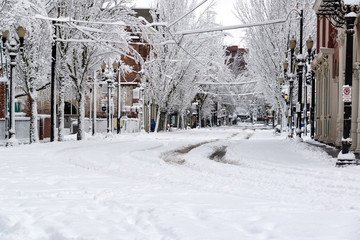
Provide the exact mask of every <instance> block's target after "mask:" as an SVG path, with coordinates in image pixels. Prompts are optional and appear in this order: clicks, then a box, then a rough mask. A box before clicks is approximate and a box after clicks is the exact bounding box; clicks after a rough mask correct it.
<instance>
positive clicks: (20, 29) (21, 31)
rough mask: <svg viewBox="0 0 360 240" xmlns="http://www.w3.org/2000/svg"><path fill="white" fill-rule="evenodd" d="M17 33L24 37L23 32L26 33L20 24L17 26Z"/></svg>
mask: <svg viewBox="0 0 360 240" xmlns="http://www.w3.org/2000/svg"><path fill="white" fill-rule="evenodd" d="M16 31H17V34H18V36H19V37H20V38H24V37H25V34H26V30H25V29H24V28H23V27H22V26H19V27H18V28H17V30H16Z"/></svg>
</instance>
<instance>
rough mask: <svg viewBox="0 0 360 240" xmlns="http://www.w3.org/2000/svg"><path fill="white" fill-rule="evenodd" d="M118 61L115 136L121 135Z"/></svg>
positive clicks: (118, 71)
mask: <svg viewBox="0 0 360 240" xmlns="http://www.w3.org/2000/svg"><path fill="white" fill-rule="evenodd" d="M120 65H121V64H120V61H119V63H118V70H117V78H118V86H117V87H118V89H117V118H116V131H117V134H119V133H121V128H120V118H121V79H120Z"/></svg>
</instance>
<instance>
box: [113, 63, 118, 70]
mask: <svg viewBox="0 0 360 240" xmlns="http://www.w3.org/2000/svg"><path fill="white" fill-rule="evenodd" d="M112 67H113V69H114V70H117V69H118V63H117V62H116V61H114V62H113V64H112Z"/></svg>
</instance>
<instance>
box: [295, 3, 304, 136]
mask: <svg viewBox="0 0 360 240" xmlns="http://www.w3.org/2000/svg"><path fill="white" fill-rule="evenodd" d="M303 13H304V12H303V10H301V11H300V46H299V49H300V54H299V55H298V56H297V61H298V62H297V66H298V69H297V73H298V102H297V105H296V112H297V131H296V133H297V136H298V137H299V138H301V133H302V130H301V122H302V121H301V119H302V118H301V114H302V112H303V111H302V110H303V106H302V104H301V102H302V78H303V67H304V63H303V62H304V59H303V55H302V45H303V44H302V43H303V25H304V24H303V22H304V18H303Z"/></svg>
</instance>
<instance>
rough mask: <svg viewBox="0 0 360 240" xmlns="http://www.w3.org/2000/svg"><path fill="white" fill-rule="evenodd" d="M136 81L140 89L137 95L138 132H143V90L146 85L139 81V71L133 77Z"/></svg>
mask: <svg viewBox="0 0 360 240" xmlns="http://www.w3.org/2000/svg"><path fill="white" fill-rule="evenodd" d="M135 80H136V82H137V83H138V87H139V91H140V93H139V94H140V96H139V105H140V106H139V108H140V109H139V115H140V116H139V120H140V132H141V133H142V132H144V131H145V125H144V124H145V119H144V90H145V87H146V85H145V84H143V83H141V75H140V74H139V73H137V74H136V77H135Z"/></svg>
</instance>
